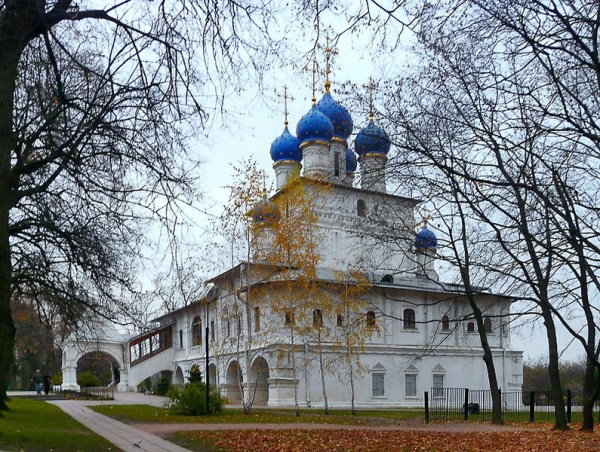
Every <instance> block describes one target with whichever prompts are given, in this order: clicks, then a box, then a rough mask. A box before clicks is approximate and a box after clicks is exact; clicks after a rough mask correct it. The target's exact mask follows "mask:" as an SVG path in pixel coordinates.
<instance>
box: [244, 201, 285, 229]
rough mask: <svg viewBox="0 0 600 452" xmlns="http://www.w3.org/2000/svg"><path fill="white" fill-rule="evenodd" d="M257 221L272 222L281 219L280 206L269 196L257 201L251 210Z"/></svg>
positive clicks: (253, 217)
mask: <svg viewBox="0 0 600 452" xmlns="http://www.w3.org/2000/svg"><path fill="white" fill-rule="evenodd" d="M250 215H251V216H252V219H253V220H254V222H255V223H263V224H271V223H273V222H275V221H277V220H279V208H278V207H277V205H276V204H275V203H274V202H273V201H271V200H270V199H268V198H265V199H263V200H262V201H259V202H257V203H256V205H255V206H254V208H253V209H252V211H251V212H250Z"/></svg>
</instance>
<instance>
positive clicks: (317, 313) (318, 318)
mask: <svg viewBox="0 0 600 452" xmlns="http://www.w3.org/2000/svg"><path fill="white" fill-rule="evenodd" d="M313 326H314V327H315V328H321V327H322V326H323V311H322V310H321V309H319V308H315V309H313Z"/></svg>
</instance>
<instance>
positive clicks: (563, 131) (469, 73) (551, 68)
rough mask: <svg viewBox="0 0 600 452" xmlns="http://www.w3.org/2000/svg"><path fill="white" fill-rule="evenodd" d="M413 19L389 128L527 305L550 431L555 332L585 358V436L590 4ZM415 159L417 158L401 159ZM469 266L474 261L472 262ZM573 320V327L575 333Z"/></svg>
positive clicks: (590, 325)
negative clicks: (444, 181) (475, 226)
mask: <svg viewBox="0 0 600 452" xmlns="http://www.w3.org/2000/svg"><path fill="white" fill-rule="evenodd" d="M430 6H431V7H430V8H429V9H428V10H427V11H424V14H423V15H422V16H421V28H420V29H419V38H420V42H421V44H422V45H423V46H422V49H423V56H424V58H425V59H426V62H425V67H426V69H425V70H424V71H422V72H420V73H419V74H418V75H417V76H415V77H414V78H411V79H409V80H406V81H405V83H403V86H402V87H401V89H400V90H399V91H398V92H399V93H400V92H401V95H399V96H394V97H393V101H392V103H390V105H391V106H392V115H391V117H390V120H391V121H392V122H394V123H396V124H400V123H401V124H402V125H401V127H400V128H399V130H402V133H403V134H406V136H407V137H408V139H406V140H398V141H403V143H404V145H405V149H406V151H407V152H411V151H416V155H417V156H418V157H417V158H418V159H419V158H424V159H425V160H426V161H427V162H428V164H431V165H432V166H433V167H434V168H437V169H440V170H442V171H443V172H444V173H445V174H447V175H450V176H451V177H452V179H453V180H455V181H464V183H455V184H449V185H448V190H449V191H452V192H453V193H459V195H460V196H459V197H460V199H461V200H462V202H463V203H464V205H467V206H468V208H469V213H470V216H471V217H472V219H474V220H475V221H477V222H479V224H480V225H481V227H482V228H483V230H484V231H485V232H486V233H487V235H488V239H489V244H490V247H489V249H488V252H487V253H486V254H485V256H486V258H487V261H488V263H487V264H486V263H485V261H484V259H481V257H480V258H479V261H480V262H479V263H478V264H477V265H478V266H479V267H480V268H481V270H482V271H487V272H490V274H493V275H495V278H496V284H497V287H505V288H510V291H511V294H512V295H515V296H516V297H519V298H521V299H525V300H529V301H531V302H532V303H533V305H534V306H535V310H536V311H537V313H538V314H539V315H540V317H541V318H542V319H543V322H544V326H545V328H546V331H547V340H548V347H549V348H548V350H549V371H550V378H551V381H552V392H553V394H552V395H553V399H554V401H555V403H556V424H555V428H557V429H567V428H568V426H567V424H566V418H565V415H564V404H563V395H562V386H561V382H560V375H559V372H558V370H559V367H558V364H559V363H558V358H559V354H560V350H559V348H558V342H557V337H556V323H559V324H561V325H562V326H563V327H564V328H565V329H567V330H568V331H570V332H571V334H572V335H573V337H574V338H575V339H576V340H577V341H579V342H580V343H581V344H582V346H583V347H584V349H585V351H586V355H587V357H588V359H589V363H588V367H587V369H586V376H587V378H586V381H587V386H586V390H585V391H584V393H585V396H584V399H585V401H584V407H585V408H584V418H585V421H584V425H583V428H584V429H588V430H590V429H592V428H593V417H592V416H591V407H592V403H593V402H592V398H593V397H594V396H595V394H597V387H596V384H597V382H596V381H595V379H594V378H593V375H594V372H595V370H594V368H595V367H597V366H598V359H597V358H598V352H597V338H596V329H597V324H596V322H595V320H594V314H593V313H594V312H595V310H596V307H594V303H593V301H592V300H593V296H591V294H592V293H596V292H597V288H598V285H597V281H596V279H595V276H593V275H594V274H595V272H594V270H593V268H595V267H596V262H597V260H598V259H597V256H598V248H597V239H598V233H597V231H598V214H597V212H598V208H597V207H598V202H597V196H596V193H597V192H598V187H597V180H598V178H597V174H596V173H597V167H598V162H597V157H598V145H599V144H600V143H599V141H598V136H599V135H598V127H599V121H598V117H597V113H596V112H597V111H598V105H597V104H598V100H597V99H598V96H597V93H598V86H599V80H600V77H599V76H600V71H599V68H600V66H599V65H598V58H597V55H596V52H595V50H594V49H596V48H597V45H598V28H599V26H600V22H599V19H598V17H599V16H598V12H599V11H600V10H599V5H598V4H597V3H596V2H582V3H577V4H575V3H568V4H563V3H554V2H541V1H539V2H538V1H533V2H520V1H519V2H493V3H492V2H480V1H470V2H456V3H451V4H445V3H444V4H442V3H441V2H440V3H434V4H433V5H430ZM411 155H413V156H414V155H415V154H411ZM471 255H473V253H472V252H471ZM574 319H581V320H580V322H581V327H580V326H577V323H574V322H573V320H574Z"/></svg>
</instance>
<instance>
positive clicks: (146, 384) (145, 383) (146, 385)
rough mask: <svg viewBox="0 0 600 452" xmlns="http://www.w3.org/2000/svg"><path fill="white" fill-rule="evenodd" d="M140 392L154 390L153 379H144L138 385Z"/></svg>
mask: <svg viewBox="0 0 600 452" xmlns="http://www.w3.org/2000/svg"><path fill="white" fill-rule="evenodd" d="M137 390H138V392H152V380H150V377H148V378H146V379H145V380H142V381H141V382H140V384H138V385H137Z"/></svg>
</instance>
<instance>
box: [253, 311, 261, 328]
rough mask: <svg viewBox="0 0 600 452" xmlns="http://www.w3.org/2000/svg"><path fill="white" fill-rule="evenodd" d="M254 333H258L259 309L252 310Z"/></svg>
mask: <svg viewBox="0 0 600 452" xmlns="http://www.w3.org/2000/svg"><path fill="white" fill-rule="evenodd" d="M254 331H260V308H259V307H258V306H257V307H255V308H254Z"/></svg>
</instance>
